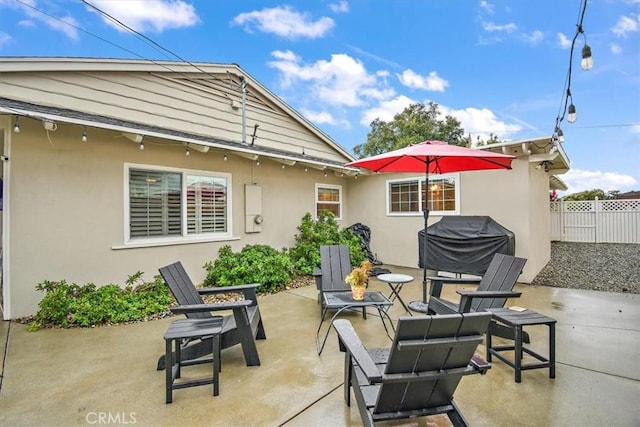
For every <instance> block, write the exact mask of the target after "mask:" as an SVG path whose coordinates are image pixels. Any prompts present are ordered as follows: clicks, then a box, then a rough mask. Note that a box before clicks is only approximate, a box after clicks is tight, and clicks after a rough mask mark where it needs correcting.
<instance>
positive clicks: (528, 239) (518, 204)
mask: <svg viewBox="0 0 640 427" xmlns="http://www.w3.org/2000/svg"><path fill="white" fill-rule="evenodd" d="M512 166H513V169H512V170H493V171H474V172H462V173H460V174H459V178H460V187H459V188H460V213H459V214H460V215H488V216H490V217H492V218H493V219H495V220H496V221H497V222H499V223H500V224H502V225H503V226H504V227H506V228H508V229H509V230H511V231H512V232H513V233H514V234H515V238H516V255H517V256H521V257H524V258H527V260H528V262H527V265H526V266H525V269H524V271H523V274H522V275H521V277H520V281H521V282H524V283H529V282H531V280H533V278H534V277H535V275H536V274H537V273H538V272H539V271H540V269H542V267H544V265H545V264H546V263H547V261H548V260H549V252H550V243H549V224H548V216H549V212H548V211H549V208H548V202H545V200H548V199H544V198H545V197H548V195H547V192H548V191H547V189H548V184H547V182H548V176H547V174H546V173H540V171H538V170H536V169H535V168H532V167H530V166H529V163H528V160H527V158H526V157H523V158H518V159H515V160H514V161H513V165H512ZM533 172H537V173H533ZM412 177H418V178H422V175H420V174H377V175H373V176H366V177H363V178H362V179H358V180H356V181H352V182H350V184H349V186H350V191H349V198H348V199H347V201H348V205H349V206H350V211H349V216H348V218H347V220H348V221H347V222H348V223H349V224H351V223H354V222H361V223H363V224H366V225H367V226H369V227H370V228H371V230H372V236H371V249H372V251H373V252H374V253H377V254H378V257H379V259H380V260H381V261H383V262H384V263H386V264H392V265H399V266H407V267H416V266H417V265H418V232H419V231H420V230H422V229H423V228H424V218H423V217H422V214H417V215H414V216H387V214H386V182H387V181H388V180H392V179H398V178H412ZM532 181H533V182H532ZM531 187H535V188H536V190H535V191H531V189H530V188H531ZM440 218H441V217H440V216H437V215H431V216H430V217H429V225H431V224H433V223H434V222H436V221H439V220H440Z"/></svg>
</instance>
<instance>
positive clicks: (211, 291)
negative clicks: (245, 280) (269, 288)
mask: <svg viewBox="0 0 640 427" xmlns="http://www.w3.org/2000/svg"><path fill="white" fill-rule="evenodd" d="M258 286H260V284H259V283H251V284H248V285H238V286H216V287H212V288H199V289H198V293H199V294H200V295H219V294H230V293H241V294H242V295H243V296H244V299H246V300H250V301H253V303H252V305H257V304H258V297H257V294H256V289H257V288H258Z"/></svg>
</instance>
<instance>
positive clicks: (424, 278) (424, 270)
mask: <svg viewBox="0 0 640 427" xmlns="http://www.w3.org/2000/svg"><path fill="white" fill-rule="evenodd" d="M429 162H430V160H429V158H428V157H427V162H426V163H425V164H426V167H425V171H424V185H425V187H424V211H423V214H424V260H423V263H424V265H423V268H422V302H423V303H424V304H427V225H428V221H429Z"/></svg>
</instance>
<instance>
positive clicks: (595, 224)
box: [593, 196, 600, 243]
mask: <svg viewBox="0 0 640 427" xmlns="http://www.w3.org/2000/svg"><path fill="white" fill-rule="evenodd" d="M595 199H596V200H595V203H594V206H593V211H594V212H593V215H594V217H593V233H594V234H593V241H594V242H595V243H598V223H599V222H600V218H599V212H600V200H598V196H596V197H595Z"/></svg>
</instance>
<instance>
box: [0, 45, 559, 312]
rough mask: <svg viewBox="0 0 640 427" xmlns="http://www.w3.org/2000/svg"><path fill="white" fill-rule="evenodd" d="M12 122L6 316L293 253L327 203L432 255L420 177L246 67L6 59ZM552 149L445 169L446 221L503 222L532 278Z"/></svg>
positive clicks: (394, 260) (7, 139) (545, 255)
mask: <svg viewBox="0 0 640 427" xmlns="http://www.w3.org/2000/svg"><path fill="white" fill-rule="evenodd" d="M0 128H2V130H3V132H2V139H1V140H0V144H1V145H2V147H1V148H2V154H3V156H2V162H0V167H2V178H3V182H2V190H3V193H2V194H3V195H4V198H3V211H2V238H1V242H2V255H3V256H2V292H1V293H0V295H1V296H2V304H1V306H2V308H3V318H5V319H10V318H16V317H21V316H25V315H29V314H33V313H35V311H36V310H37V304H38V301H39V300H40V298H41V297H42V294H40V293H39V292H37V291H36V290H35V286H36V285H37V284H38V283H40V282H42V281H44V280H62V279H65V280H67V281H68V282H74V283H77V284H84V283H88V282H92V283H95V284H97V285H101V284H106V283H124V281H125V280H126V279H127V277H128V276H129V275H131V274H134V273H135V272H137V271H143V272H144V273H145V278H146V279H150V278H151V277H152V276H153V275H155V274H156V272H157V269H158V267H159V266H162V265H166V264H169V263H171V262H174V261H176V260H181V261H182V262H183V264H184V265H185V268H186V269H187V270H188V271H190V274H193V278H194V279H195V280H201V279H203V278H204V274H205V271H204V270H203V269H202V266H203V264H204V263H205V262H206V261H209V260H213V259H215V258H216V257H217V253H218V249H219V248H220V247H221V246H222V245H227V244H228V245H231V247H232V248H233V249H234V250H239V249H241V248H242V247H244V246H245V245H249V244H268V245H271V246H273V247H276V248H281V247H291V246H293V244H294V235H295V234H296V232H297V230H296V227H297V226H298V225H299V224H300V221H301V218H302V217H303V215H304V214H305V213H306V212H312V213H315V212H317V211H318V210H323V209H330V210H332V211H333V212H334V213H336V217H337V218H338V220H339V221H340V222H341V224H342V225H343V226H349V225H351V224H354V223H357V222H361V223H364V224H367V225H368V226H370V227H371V229H372V233H373V236H372V237H373V239H372V242H371V245H372V249H373V250H374V251H375V252H377V253H378V256H379V257H380V259H382V260H383V261H385V262H386V263H388V264H397V265H402V266H411V267H414V266H416V263H417V237H416V236H417V232H418V230H420V229H421V228H422V227H423V224H422V214H421V213H420V212H411V211H409V212H405V211H403V212H394V211H393V209H391V210H390V209H389V207H388V206H389V197H393V193H394V192H398V191H404V190H403V189H404V188H405V187H406V186H405V185H404V183H408V184H410V185H409V187H410V186H411V185H412V184H418V185H421V184H420V183H419V177H417V176H416V177H412V176H410V175H402V174H398V175H397V176H391V175H370V174H366V173H365V172H364V171H358V170H356V169H353V168H348V167H345V166H344V164H345V163H347V162H349V161H352V160H354V158H353V156H352V154H350V153H349V152H348V151H347V150H346V149H344V148H343V147H341V146H340V145H339V144H338V143H336V142H335V141H334V140H333V139H331V138H330V137H329V136H328V135H326V134H325V133H323V132H322V131H321V130H320V129H318V128H317V127H315V126H314V125H313V124H311V123H310V122H308V121H307V120H306V119H304V118H303V117H302V116H301V115H300V114H299V113H297V112H296V111H295V110H293V109H292V108H291V107H289V106H288V105H287V104H286V103H284V102H283V101H282V100H281V99H279V98H278V97H276V96H275V95H274V94H273V93H271V92H270V91H269V90H268V89H267V88H265V87H264V86H262V85H261V84H260V83H259V82H258V81H256V80H255V79H253V78H252V77H251V76H250V75H249V74H248V73H247V72H246V71H244V70H243V69H241V68H240V67H239V66H237V65H235V64H210V63H203V64H187V63H182V62H168V61H166V62H160V61H147V60H143V61H140V60H124V59H89V58H11V57H4V58H0ZM550 142H551V140H550V138H542V139H539V140H531V141H522V142H519V143H517V144H515V143H507V144H503V145H500V144H497V145H494V146H487V147H484V149H490V150H501V151H504V152H507V153H509V154H516V155H517V156H518V158H517V159H516V160H515V161H514V168H513V169H514V170H512V171H487V172H465V173H463V174H453V175H450V176H440V177H438V176H435V177H434V179H435V180H436V181H433V182H431V183H430V184H431V185H430V186H431V187H434V186H435V187H437V186H438V185H441V187H440V188H441V189H442V192H443V194H442V195H441V197H440V196H439V197H440V199H439V200H440V202H439V203H441V209H442V210H441V211H439V212H432V221H435V220H437V219H438V216H439V215H440V214H453V215H474V214H478V215H490V216H492V217H493V218H494V219H496V220H497V221H498V222H500V223H501V224H502V225H504V226H505V227H507V228H509V229H511V230H512V231H514V232H515V234H516V247H517V253H518V255H521V256H525V257H527V258H529V262H528V264H527V269H528V270H525V274H523V276H522V280H524V281H530V280H532V279H533V277H535V274H537V272H538V271H539V270H540V269H541V268H542V267H543V266H544V264H545V263H546V262H547V260H548V259H549V205H548V189H549V175H550V174H553V172H556V171H557V173H561V172H562V171H564V170H565V169H568V160H567V159H566V156H565V154H564V152H563V151H562V148H561V147H560V150H559V151H558V152H556V153H554V154H553V155H550V154H549V150H550V149H551V147H552V144H551V143H550ZM551 158H553V159H554V161H553V162H551V161H548V160H543V159H551ZM558 158H559V159H560V160H559V161H558V160H555V159H558ZM545 162H546V163H545ZM542 164H543V165H545V167H544V168H541V167H539V166H540V165H542ZM549 165H551V170H550V171H549V172H547V171H546V170H545V169H547V167H548V166H549ZM358 177H361V178H360V179H358ZM435 187H434V188H435ZM382 188H384V191H383V190H382ZM412 188H414V190H415V187H412ZM414 190H412V191H414ZM434 191H436V190H434ZM198 272H200V274H201V275H200V277H198Z"/></svg>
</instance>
